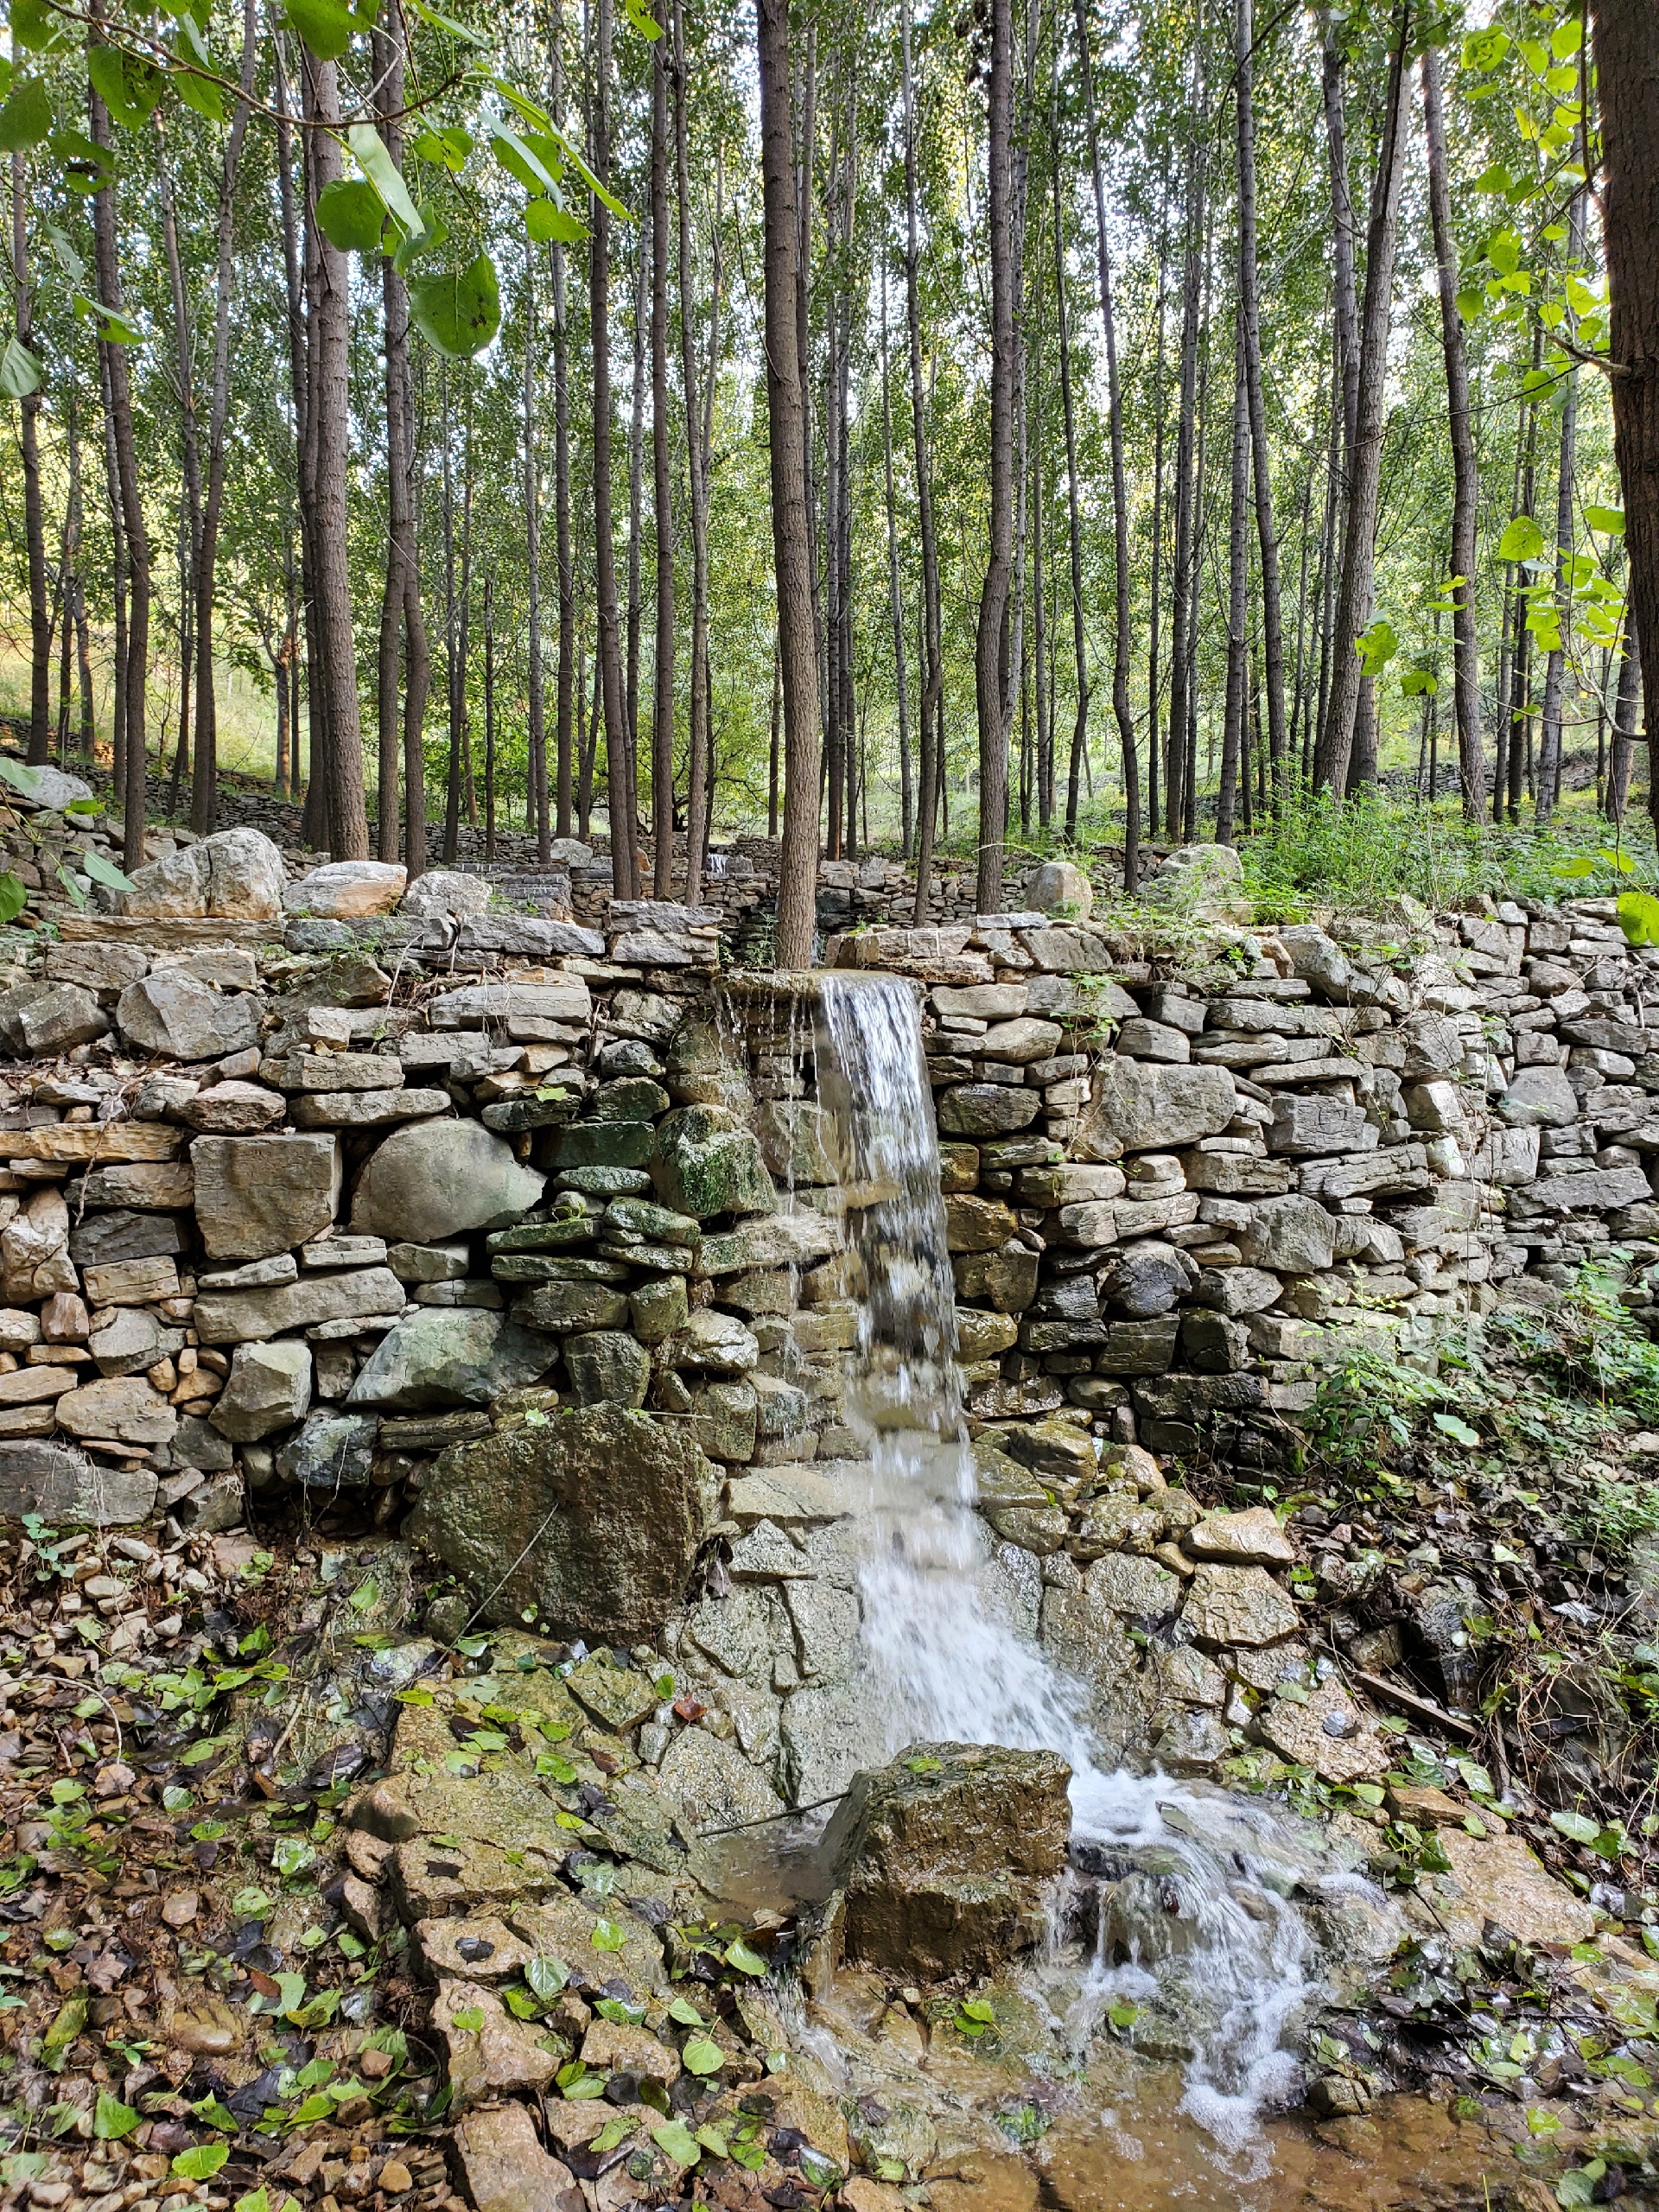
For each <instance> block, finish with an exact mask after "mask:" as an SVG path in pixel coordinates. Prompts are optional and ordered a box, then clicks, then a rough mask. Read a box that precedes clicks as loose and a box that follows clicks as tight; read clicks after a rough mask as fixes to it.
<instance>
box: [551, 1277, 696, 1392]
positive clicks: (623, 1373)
mask: <svg viewBox="0 0 1659 2212" xmlns="http://www.w3.org/2000/svg"><path fill="white" fill-rule="evenodd" d="M680 1287H681V1290H682V1292H683V1290H684V1285H683V1283H682V1284H681V1286H680ZM564 1371H565V1373H566V1375H567V1376H569V1379H570V1395H571V1397H572V1399H573V1400H574V1401H575V1403H576V1404H577V1405H579V1406H643V1405H644V1404H645V1391H646V1389H647V1387H648V1386H649V1384H650V1382H651V1354H650V1353H649V1352H648V1351H646V1350H645V1346H644V1345H643V1344H637V1343H636V1342H635V1341H634V1339H633V1338H632V1337H631V1336H629V1335H628V1334H627V1333H626V1332H625V1331H623V1330H620V1329H593V1330H589V1331H588V1332H586V1333H584V1334H582V1335H579V1336H572V1337H567V1338H566V1339H565V1344H564Z"/></svg>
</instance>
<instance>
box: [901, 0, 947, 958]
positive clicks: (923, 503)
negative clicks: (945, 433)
mask: <svg viewBox="0 0 1659 2212" xmlns="http://www.w3.org/2000/svg"><path fill="white" fill-rule="evenodd" d="M899 21H900V26H901V34H902V39H903V51H902V60H903V92H904V122H905V225H906V228H905V314H906V328H907V331H908V334H909V341H910V412H911V429H912V437H913V440H914V443H915V450H916V459H915V473H916V526H917V530H918V534H919V535H920V537H921V541H922V610H923V611H922V705H921V715H920V718H919V721H918V725H917V747H918V754H917V763H916V906H915V910H914V918H915V921H916V923H917V925H918V927H919V926H920V925H922V924H923V923H925V921H926V919H927V902H928V895H929V893H930V892H931V888H932V875H933V838H934V832H935V827H936V824H937V822H938V810H939V794H940V791H941V790H942V788H943V785H944V650H943V644H942V628H941V620H940V610H939V555H938V540H937V538H936V537H935V535H934V528H933V481H932V470H931V467H930V465H929V460H928V450H927V413H926V408H925V404H924V400H923V396H922V308H921V282H920V270H921V247H920V243H919V239H918V221H917V212H916V210H917V183H916V97H915V87H914V85H913V83H912V76H911V50H910V0H900V7H899Z"/></svg>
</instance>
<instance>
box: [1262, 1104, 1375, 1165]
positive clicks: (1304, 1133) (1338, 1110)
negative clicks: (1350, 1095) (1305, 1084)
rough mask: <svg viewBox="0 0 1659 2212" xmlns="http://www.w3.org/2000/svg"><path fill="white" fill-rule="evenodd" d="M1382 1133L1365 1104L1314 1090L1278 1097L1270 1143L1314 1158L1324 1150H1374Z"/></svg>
mask: <svg viewBox="0 0 1659 2212" xmlns="http://www.w3.org/2000/svg"><path fill="white" fill-rule="evenodd" d="M1378 1135H1379V1132H1378V1129H1377V1128H1376V1123H1375V1122H1368V1121H1367V1120H1366V1118H1365V1109H1364V1108H1363V1106H1353V1105H1350V1104H1349V1103H1348V1102H1347V1100H1346V1099H1343V1098H1332V1097H1329V1096H1325V1095H1324V1094H1323V1093H1321V1092H1318V1091H1314V1092H1310V1093H1308V1094H1307V1095H1306V1096H1300V1097H1298V1096H1294V1095H1292V1096H1283V1095H1281V1096H1279V1097H1277V1098H1275V1099H1274V1103H1273V1126H1272V1128H1270V1129H1269V1130H1268V1144H1269V1145H1270V1146H1271V1147H1272V1148H1273V1150H1274V1152H1285V1153H1292V1154H1302V1155H1305V1156H1309V1157H1312V1156H1313V1155H1315V1154H1321V1153H1332V1152H1342V1153H1355V1152H1371V1151H1374V1150H1375V1149H1376V1141H1377V1136H1378Z"/></svg>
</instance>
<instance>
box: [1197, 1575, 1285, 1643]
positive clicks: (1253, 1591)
mask: <svg viewBox="0 0 1659 2212" xmlns="http://www.w3.org/2000/svg"><path fill="white" fill-rule="evenodd" d="M1181 1618H1182V1620H1183V1621H1184V1622H1185V1624H1186V1625H1187V1627H1188V1628H1189V1629H1190V1630H1192V1634H1193V1635H1194V1637H1196V1638H1197V1639H1198V1642H1199V1643H1207V1644H1211V1645H1215V1646H1221V1645H1224V1644H1229V1643H1243V1644H1247V1645H1249V1646H1252V1647H1255V1646H1259V1645H1261V1644H1264V1643H1278V1642H1279V1641H1280V1639H1281V1637H1287V1636H1290V1635H1292V1634H1294V1630H1295V1629H1296V1625H1297V1614H1296V1608H1295V1606H1294V1605H1293V1604H1292V1603H1291V1601H1290V1599H1288V1598H1287V1596H1286V1595H1285V1593H1284V1592H1283V1591H1282V1590H1281V1588H1280V1587H1279V1585H1278V1584H1277V1583H1276V1582H1275V1581H1274V1579H1273V1577H1272V1576H1271V1575H1270V1574H1269V1573H1268V1571H1267V1569H1266V1568H1265V1567H1213V1566H1211V1565H1209V1564H1208V1563H1206V1564H1205V1565H1203V1566H1201V1567H1198V1568H1196V1569H1195V1570H1194V1572H1193V1575H1192V1581H1191V1582H1190V1583H1189V1584H1188V1585H1187V1594H1186V1603H1185V1606H1184V1607H1183V1608H1182V1612H1181Z"/></svg>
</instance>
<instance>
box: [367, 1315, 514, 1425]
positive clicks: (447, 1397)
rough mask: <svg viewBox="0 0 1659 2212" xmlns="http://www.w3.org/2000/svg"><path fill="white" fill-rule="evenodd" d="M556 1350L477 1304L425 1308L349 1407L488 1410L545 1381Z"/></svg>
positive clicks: (388, 1337)
mask: <svg viewBox="0 0 1659 2212" xmlns="http://www.w3.org/2000/svg"><path fill="white" fill-rule="evenodd" d="M553 1356H554V1347H553V1346H552V1345H551V1344H550V1343H549V1342H548V1341H547V1338H545V1337H542V1336H537V1335H535V1334H533V1333H532V1332H531V1331H530V1330H528V1329H521V1328H519V1327H518V1325H517V1324H516V1323H514V1322H512V1321H506V1320H504V1319H503V1318H502V1316H501V1315H500V1314H499V1313H488V1312H486V1311H484V1310H483V1309H481V1308H480V1307H477V1306H448V1307H446V1306H421V1307H420V1308H418V1310H417V1311H416V1312H415V1313H410V1314H408V1315H406V1316H405V1317H404V1319H401V1320H398V1321H395V1322H393V1324H392V1325H391V1328H390V1329H388V1330H387V1332H386V1333H385V1336H384V1337H382V1338H381V1339H380V1342H379V1343H378V1344H377V1345H376V1347H375V1349H374V1351H373V1352H372V1354H371V1355H370V1357H369V1359H368V1361H367V1363H365V1366H364V1368H363V1370H362V1372H361V1373H360V1374H359V1376H358V1378H357V1380H356V1382H355V1383H353V1385H352V1387H351V1389H350V1390H349V1391H348V1392H347V1393H346V1404H347V1405H348V1406H378V1407H382V1408H385V1410H386V1411H387V1412H395V1413H427V1412H430V1411H433V1410H435V1408H439V1407H442V1406H456V1405H461V1406H488V1405H492V1404H493V1402H495V1400H496V1399H497V1398H498V1397H499V1396H500V1395H501V1394H502V1393H503V1392H504V1391H506V1390H517V1389H523V1387H524V1385H525V1384H526V1383H533V1382H535V1381H536V1380H537V1377H538V1376H542V1375H544V1374H545V1373H546V1371H547V1370H548V1368H549V1366H550V1364H551V1362H552V1359H553Z"/></svg>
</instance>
